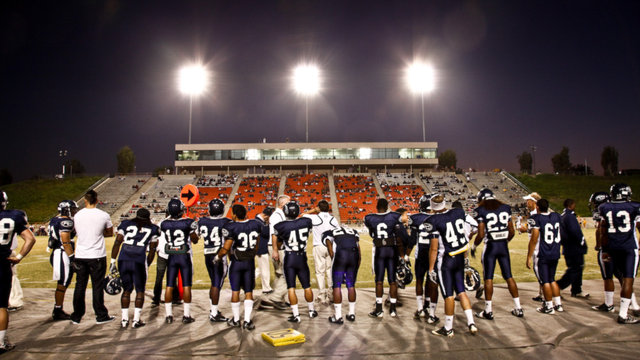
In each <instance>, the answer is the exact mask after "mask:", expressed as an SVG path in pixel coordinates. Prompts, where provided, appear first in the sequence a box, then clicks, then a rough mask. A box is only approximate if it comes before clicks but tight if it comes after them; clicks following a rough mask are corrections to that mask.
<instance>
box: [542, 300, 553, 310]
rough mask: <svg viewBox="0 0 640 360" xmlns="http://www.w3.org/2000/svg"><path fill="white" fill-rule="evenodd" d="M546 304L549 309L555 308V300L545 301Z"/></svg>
mask: <svg viewBox="0 0 640 360" xmlns="http://www.w3.org/2000/svg"><path fill="white" fill-rule="evenodd" d="M544 305H545V306H546V307H547V308H548V309H553V301H545V302H544Z"/></svg>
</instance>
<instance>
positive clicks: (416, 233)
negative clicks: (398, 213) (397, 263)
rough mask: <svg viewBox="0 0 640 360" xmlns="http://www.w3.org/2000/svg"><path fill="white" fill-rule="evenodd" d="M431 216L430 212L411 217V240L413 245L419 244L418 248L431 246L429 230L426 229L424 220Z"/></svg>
mask: <svg viewBox="0 0 640 360" xmlns="http://www.w3.org/2000/svg"><path fill="white" fill-rule="evenodd" d="M429 216H431V215H430V214H425V213H422V212H421V213H417V214H413V215H411V216H410V217H409V227H410V228H411V241H412V243H413V245H416V244H417V245H418V249H422V248H428V247H429V232H428V231H427V230H426V229H425V225H424V222H425V221H427V219H428V218H429Z"/></svg>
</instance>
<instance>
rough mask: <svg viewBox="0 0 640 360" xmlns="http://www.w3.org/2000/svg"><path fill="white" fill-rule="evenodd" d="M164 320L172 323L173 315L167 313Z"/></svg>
mask: <svg viewBox="0 0 640 360" xmlns="http://www.w3.org/2000/svg"><path fill="white" fill-rule="evenodd" d="M164 322H165V323H167V324H171V323H173V316H171V315H169V316H167V317H166V318H164Z"/></svg>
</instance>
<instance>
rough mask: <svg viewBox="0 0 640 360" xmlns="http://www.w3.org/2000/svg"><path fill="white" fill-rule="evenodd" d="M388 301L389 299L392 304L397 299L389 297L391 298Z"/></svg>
mask: <svg viewBox="0 0 640 360" xmlns="http://www.w3.org/2000/svg"><path fill="white" fill-rule="evenodd" d="M389 301H390V302H391V303H392V304H395V303H396V302H397V301H398V299H396V298H391V299H389Z"/></svg>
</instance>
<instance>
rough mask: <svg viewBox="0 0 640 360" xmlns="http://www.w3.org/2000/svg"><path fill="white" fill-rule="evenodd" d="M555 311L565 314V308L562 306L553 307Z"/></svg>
mask: <svg viewBox="0 0 640 360" xmlns="http://www.w3.org/2000/svg"><path fill="white" fill-rule="evenodd" d="M553 310H555V311H557V312H564V308H563V307H562V305H555V306H554V307H553Z"/></svg>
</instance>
